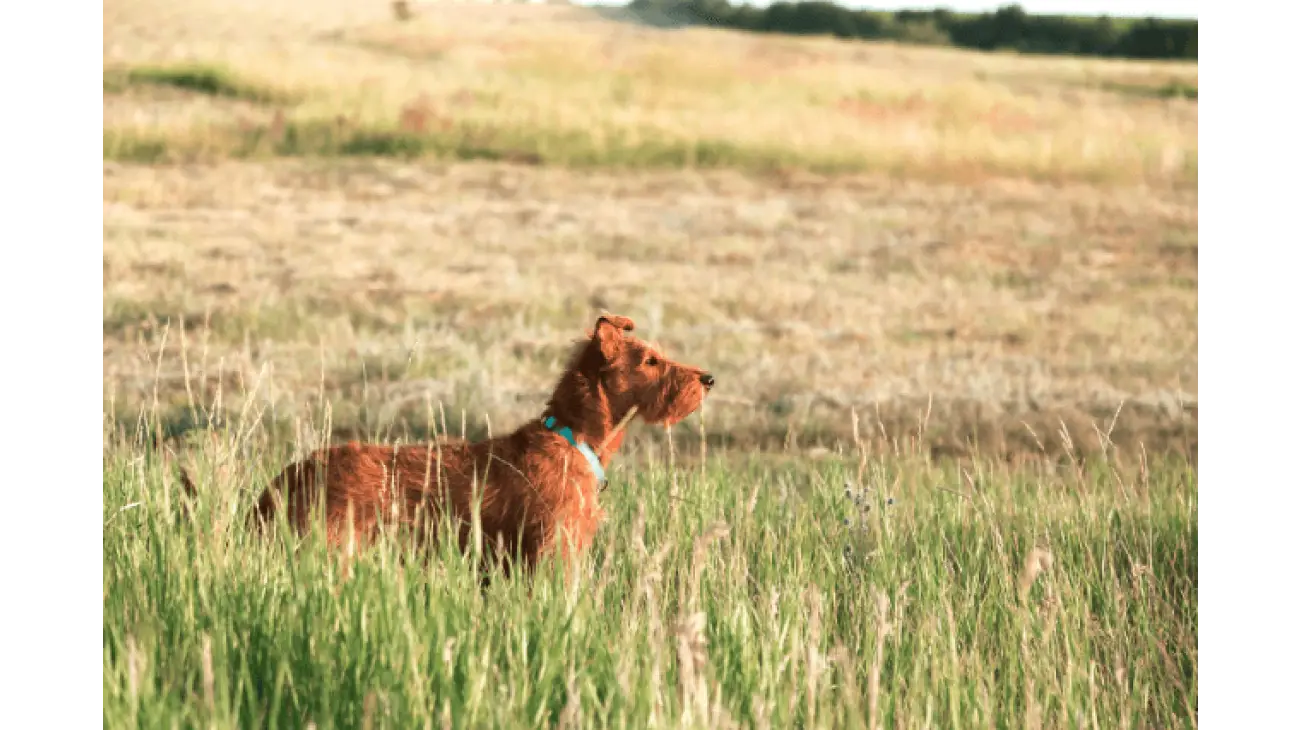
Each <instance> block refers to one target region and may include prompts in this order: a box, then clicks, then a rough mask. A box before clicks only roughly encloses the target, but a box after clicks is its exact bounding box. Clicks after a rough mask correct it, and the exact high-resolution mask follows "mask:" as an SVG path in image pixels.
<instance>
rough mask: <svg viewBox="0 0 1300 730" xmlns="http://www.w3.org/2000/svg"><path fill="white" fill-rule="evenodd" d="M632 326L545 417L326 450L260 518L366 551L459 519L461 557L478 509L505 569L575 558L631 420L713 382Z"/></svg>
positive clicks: (698, 399)
mask: <svg viewBox="0 0 1300 730" xmlns="http://www.w3.org/2000/svg"><path fill="white" fill-rule="evenodd" d="M633 329H634V325H633V322H632V320H631V319H629V318H627V317H622V316H617V315H608V314H607V315H604V316H601V317H600V318H599V319H598V320H597V321H596V326H595V328H594V329H593V330H590V331H588V332H587V337H586V338H584V339H582V340H580V341H579V342H577V343H576V346H575V348H574V351H573V353H572V356H571V359H570V361H569V364H568V367H567V369H566V370H565V371H564V374H563V375H561V376H560V379H559V382H558V383H556V386H555V390H554V392H553V393H552V394H551V397H550V399H549V400H548V401H547V403H546V406H545V408H544V409H543V410H542V413H541V414H540V416H539V417H538V418H536V419H533V420H530V421H528V422H527V423H525V424H523V425H522V426H520V427H519V428H518V429H517V430H516V431H514V432H513V433H511V434H509V435H505V436H500V437H497V438H492V439H488V440H485V441H479V442H475V443H472V442H469V441H465V440H448V441H439V442H435V443H432V444H425V445H411V446H400V447H395V446H386V445H378V444H362V443H357V442H350V443H347V444H343V445H337V446H332V447H328V448H323V449H320V450H318V451H316V452H314V453H312V454H311V455H310V456H308V457H307V458H305V459H303V460H302V461H299V462H296V463H293V464H290V465H289V466H287V467H286V468H285V469H284V470H283V471H282V472H281V473H280V474H279V475H278V476H277V477H276V478H275V479H274V480H272V482H271V483H270V485H269V486H268V488H267V489H266V491H265V493H264V494H263V495H262V497H261V499H260V500H259V502H258V505H257V509H256V517H258V518H259V520H260V522H261V523H262V524H263V525H266V524H267V523H270V522H271V521H272V520H274V519H275V517H276V514H277V513H278V512H280V511H281V510H284V513H285V517H286V518H287V522H288V523H289V525H291V526H292V527H293V528H294V529H295V530H296V531H297V532H298V533H299V534H303V533H305V532H307V530H309V529H310V526H311V521H312V519H313V515H314V514H315V515H319V514H323V518H324V528H325V535H326V538H327V540H328V542H329V543H330V544H331V545H332V546H336V547H337V546H343V545H349V546H352V547H357V546H361V545H364V544H367V543H369V542H370V541H372V540H374V539H375V538H376V537H377V536H378V535H379V534H380V532H381V530H382V529H383V527H384V525H395V524H402V525H407V526H414V527H415V528H416V530H415V534H416V535H417V536H423V537H422V538H421V539H428V538H438V537H440V536H439V535H437V530H438V525H440V524H442V525H446V524H452V525H455V526H456V529H457V531H458V534H457V535H456V538H457V540H458V543H459V547H460V549H461V550H462V551H464V550H467V549H468V547H469V545H470V543H471V541H472V540H473V532H472V519H473V517H474V515H475V514H477V517H478V520H479V524H480V525H481V529H482V532H481V536H482V538H483V541H482V544H483V546H484V549H485V552H486V551H494V557H496V558H504V559H505V560H504V562H505V563H506V566H505V567H506V569H507V570H508V569H509V563H510V561H512V559H513V558H514V557H515V556H517V557H519V558H520V559H521V560H522V563H523V567H524V568H525V569H526V570H527V569H531V568H533V567H534V566H535V565H536V564H537V562H538V561H539V560H540V559H541V558H542V557H543V556H546V555H548V554H553V553H554V554H557V555H558V556H559V557H560V559H561V560H563V561H566V562H567V561H568V560H569V559H570V558H572V557H573V556H575V555H577V554H578V553H580V552H581V551H583V550H585V549H586V548H587V547H588V546H589V545H590V543H591V540H592V538H593V537H594V535H595V534H596V531H597V529H598V527H599V526H600V524H601V522H602V521H603V519H604V516H605V513H604V510H602V509H601V507H600V504H599V499H598V497H599V493H600V492H601V491H602V490H603V487H604V484H605V469H606V468H607V467H608V466H609V464H610V461H611V459H612V458H613V455H614V454H615V452H617V451H618V448H619V446H620V445H621V444H622V442H623V435H624V433H625V432H624V430H623V428H622V427H623V425H624V424H625V423H626V420H627V419H629V418H630V417H632V416H634V415H635V416H637V417H640V418H641V419H642V420H643V421H645V422H647V423H651V424H662V425H666V426H670V425H672V424H674V423H677V422H678V421H681V420H682V419H684V418H686V417H687V416H689V415H690V414H691V413H693V412H695V411H696V410H697V409H699V407H700V406H701V405H702V404H703V402H704V399H705V396H706V395H707V394H708V393H709V391H710V390H711V389H712V388H713V385H714V378H713V375H712V374H710V373H709V372H706V371H705V370H702V369H700V368H697V367H692V366H690V365H685V364H682V363H679V362H674V361H672V360H669V359H668V358H666V357H664V355H663V354H661V353H660V352H659V351H658V350H656V349H655V348H653V347H651V346H650V345H648V344H647V343H645V342H643V341H641V340H640V339H638V338H636V337H635V336H634V335H632V334H631V333H632V331H633ZM444 517H450V518H451V521H450V523H448V522H443V521H442V518H444Z"/></svg>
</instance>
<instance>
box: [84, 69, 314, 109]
mask: <svg viewBox="0 0 1300 730" xmlns="http://www.w3.org/2000/svg"><path fill="white" fill-rule="evenodd" d="M139 86H154V87H170V88H174V89H181V90H183V91H189V92H193V93H196V94H203V95H206V96H215V97H219V98H223V99H240V100H243V101H252V102H260V103H274V102H287V101H290V100H291V97H290V96H289V95H287V94H283V93H281V92H279V91H276V90H275V89H271V88H267V87H265V86H262V85H259V84H256V83H253V82H251V81H248V80H246V79H244V78H241V77H240V76H239V75H237V74H235V73H234V72H232V71H231V70H229V69H227V68H224V67H222V66H215V65H210V64H198V63H182V64H174V65H165V66H135V67H130V68H108V69H105V70H104V91H105V92H108V93H121V92H123V91H126V90H127V89H129V88H131V87H139Z"/></svg>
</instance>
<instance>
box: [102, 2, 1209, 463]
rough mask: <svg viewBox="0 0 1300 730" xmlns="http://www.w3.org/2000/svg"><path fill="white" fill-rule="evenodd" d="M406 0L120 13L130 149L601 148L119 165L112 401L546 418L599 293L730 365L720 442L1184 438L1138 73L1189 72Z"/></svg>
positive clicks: (114, 25) (601, 305)
mask: <svg viewBox="0 0 1300 730" xmlns="http://www.w3.org/2000/svg"><path fill="white" fill-rule="evenodd" d="M416 13H417V17H416V19H415V20H412V21H410V22H407V23H399V22H397V21H395V20H393V19H392V16H391V8H389V7H388V5H387V4H386V3H367V4H362V3H342V2H337V1H335V2H326V3H321V4H308V3H305V2H300V1H298V0H275V1H271V0H267V1H263V2H257V3H253V2H247V3H235V4H230V3H215V2H207V0H187V2H185V3H182V4H174V3H160V2H143V1H139V0H131V1H129V2H128V1H125V0H122V1H117V2H113V3H110V4H109V5H108V6H106V7H105V49H106V50H105V64H106V69H108V70H106V72H105V97H104V104H105V143H106V157H112V156H113V153H112V149H111V148H110V142H115V143H119V144H121V145H125V146H119V147H118V148H115V149H117V150H118V151H123V150H126V151H130V150H136V151H140V150H144V151H145V152H148V150H154V151H161V153H163V154H164V155H169V154H172V153H175V152H177V151H178V150H179V151H183V152H184V153H185V154H183V155H181V157H186V156H189V154H190V153H195V154H200V153H202V154H201V155H200V156H208V157H214V158H220V157H224V156H229V155H232V154H243V153H244V152H246V153H249V154H253V153H255V152H256V151H257V150H255V149H253V148H242V147H240V145H241V144H243V143H244V142H241V141H240V139H241V137H240V135H241V134H243V133H244V132H246V131H247V130H249V129H254V128H258V129H260V128H261V127H258V125H262V127H266V126H268V125H269V126H270V127H275V128H276V129H278V130H279V133H280V134H281V135H282V136H292V135H293V134H296V132H294V130H300V131H301V130H307V129H308V128H309V126H310V124H313V123H315V122H319V121H321V120H327V119H333V118H335V117H337V116H339V115H343V116H346V117H347V118H348V119H349V120H351V121H347V122H346V124H353V125H359V126H356V127H354V129H361V128H363V127H364V128H365V129H369V130H370V132H375V131H376V130H381V131H382V130H384V129H390V128H391V129H397V127H398V126H400V123H402V120H403V119H405V123H406V124H407V125H408V126H411V127H412V129H414V128H415V127H420V129H422V130H423V131H420V132H418V134H416V137H418V138H420V139H426V138H427V139H433V140H435V142H436V144H433V146H420V145H421V144H423V143H420V144H417V145H416V146H414V147H411V148H409V150H411V151H415V152H430V151H433V152H438V151H439V150H441V151H442V152H444V153H446V154H447V156H450V157H457V156H465V155H463V154H461V153H464V152H466V150H467V149H469V151H470V152H474V151H475V150H477V151H478V152H484V150H487V152H491V151H492V149H496V148H492V147H491V146H492V145H493V144H498V146H500V145H505V146H504V147H500V149H496V152H502V153H503V154H497V155H495V156H506V157H509V155H508V154H504V152H509V151H510V149H511V147H510V145H513V144H515V143H516V142H518V143H520V144H526V145H532V147H530V148H528V149H526V150H524V151H525V152H527V151H528V150H531V151H532V152H531V153H530V154H533V155H534V156H533V157H532V158H531V159H533V160H534V161H537V160H538V159H541V160H556V161H560V162H565V161H568V162H574V161H575V160H576V161H583V162H586V163H591V164H590V165H587V166H586V169H582V170H578V169H574V168H573V167H571V166H564V165H560V166H543V167H537V166H526V165H525V166H520V165H512V164H484V163H472V164H470V163H458V162H454V161H445V160H444V161H436V160H421V161H418V162H417V161H398V160H388V161H385V160H383V159H374V158H372V159H352V160H341V159H338V158H332V159H322V160H296V161H295V160H274V161H273V160H245V161H226V162H220V161H214V160H209V161H191V162H187V163H183V164H179V165H171V166H167V167H154V166H145V165H139V164H136V163H132V162H128V163H122V164H119V163H116V162H111V161H106V162H105V167H104V171H105V172H104V201H105V213H104V309H105V313H104V378H105V399H106V402H107V405H108V407H109V409H110V417H111V418H113V419H116V420H120V421H124V422H128V423H129V422H132V419H134V418H135V417H136V415H137V414H138V412H139V409H140V408H141V407H149V408H154V407H155V406H156V408H157V410H158V411H159V414H160V416H161V418H162V419H163V421H164V422H166V423H169V424H171V425H170V426H169V427H168V428H169V429H170V430H171V431H173V432H176V431H181V430H184V429H185V428H187V427H188V426H189V425H193V424H194V423H195V421H196V420H202V417H201V416H197V415H196V413H197V412H198V411H202V410H204V409H205V408H211V407H212V406H213V404H214V403H218V401H219V406H220V409H227V410H229V409H234V410H236V411H238V410H245V409H250V410H251V411H252V412H262V413H264V414H265V415H267V416H268V418H267V422H268V423H270V424H273V425H274V426H275V427H284V428H286V429H290V428H292V429H294V430H296V431H298V432H299V435H301V433H302V432H304V431H306V430H310V429H308V428H307V427H306V426H303V425H298V426H294V424H305V423H318V422H319V418H318V417H319V416H321V415H323V414H322V413H321V410H322V409H323V408H324V407H325V404H326V403H328V402H332V403H333V405H332V406H331V407H332V411H331V413H330V418H331V423H332V428H333V430H334V433H335V435H340V436H341V435H353V434H357V433H361V434H363V435H367V436H375V437H392V436H393V435H394V430H393V429H396V432H402V431H407V432H408V433H407V435H418V434H419V432H420V429H421V428H422V426H421V425H420V424H426V423H427V418H426V415H427V412H428V410H429V408H430V407H431V404H433V407H435V408H436V405H437V404H438V403H443V404H445V405H446V407H447V408H450V409H451V410H452V420H453V421H457V420H459V413H458V411H459V410H461V409H463V410H465V411H466V412H467V413H468V417H467V428H468V430H469V431H471V432H474V433H481V432H482V431H483V430H484V429H485V428H486V425H485V421H484V416H490V418H491V420H492V423H494V424H497V425H498V426H499V427H500V426H503V425H509V424H512V423H515V422H517V421H518V420H520V419H523V418H526V417H528V416H529V415H531V414H532V413H534V412H535V411H536V409H537V408H538V407H539V406H540V404H541V403H542V401H543V399H544V396H545V394H546V392H547V389H548V388H549V387H550V385H551V382H552V379H553V378H554V377H555V374H556V372H557V368H558V358H559V357H561V354H562V353H563V352H564V349H565V347H566V346H567V343H568V341H569V340H570V339H571V338H572V337H574V336H576V335H577V334H578V333H579V332H580V328H582V327H584V326H587V325H589V320H590V319H591V318H592V317H593V316H594V314H595V313H596V312H597V311H598V310H601V309H606V308H608V309H611V310H615V311H618V312H622V313H626V314H629V315H631V316H633V317H634V319H636V320H637V321H638V323H639V324H640V325H641V327H642V329H643V330H644V332H645V333H646V334H647V335H648V336H650V337H654V338H658V339H660V340H662V341H663V343H664V344H665V345H666V346H667V347H668V348H670V350H671V351H672V352H673V353H675V354H676V355H678V356H680V357H682V358H683V359H686V360H689V361H694V362H698V363H701V364H704V365H707V366H708V367H710V368H712V369H713V370H714V372H716V373H718V375H719V377H720V382H721V383H722V385H721V387H720V389H719V397H718V398H716V399H714V401H713V402H712V404H711V405H710V407H709V410H708V413H707V414H706V416H705V418H706V420H707V426H708V427H707V435H708V438H710V439H713V440H714V441H715V442H718V445H720V446H723V447H726V446H728V445H730V446H733V447H739V446H755V445H761V446H767V447H809V446H815V445H817V444H823V445H828V446H829V445H831V444H832V442H835V441H841V442H842V441H846V440H848V439H849V438H850V426H851V423H852V419H851V417H850V413H851V411H853V410H855V409H856V410H857V412H858V413H859V415H860V416H861V418H862V420H863V422H864V424H866V428H864V433H865V434H866V439H867V440H868V441H872V440H874V445H875V447H876V448H879V449H886V450H897V449H898V448H902V447H903V445H908V446H909V447H919V448H929V449H931V450H932V451H934V452H935V453H939V454H951V453H956V454H964V453H968V452H970V451H971V450H972V449H973V448H976V446H975V445H977V447H978V449H979V450H981V451H985V452H989V453H994V454H1002V455H1014V454H1024V453H1039V452H1042V451H1046V452H1048V453H1050V454H1053V455H1057V454H1061V453H1064V452H1075V453H1098V452H1100V451H1102V450H1103V449H1107V448H1109V447H1110V446H1111V445H1112V444H1114V445H1116V446H1118V447H1120V449H1121V451H1122V452H1126V454H1127V455H1129V456H1133V455H1134V454H1136V453H1137V452H1139V451H1141V450H1142V449H1144V448H1145V449H1146V450H1147V451H1165V450H1171V451H1174V452H1177V453H1181V454H1185V455H1190V456H1192V457H1193V458H1194V457H1195V453H1196V387H1197V364H1196V363H1197V361H1196V348H1197V255H1196V251H1197V194H1196V188H1195V180H1196V170H1195V154H1196V134H1197V125H1196V103H1195V101H1192V100H1187V99H1181V98H1179V99H1160V98H1158V97H1157V96H1154V95H1151V94H1140V93H1130V92H1131V91H1132V90H1133V89H1143V88H1145V89H1158V88H1159V87H1160V85H1161V84H1164V83H1167V82H1168V80H1169V79H1171V78H1172V79H1176V80H1178V81H1179V83H1191V84H1193V85H1194V83H1195V75H1196V68H1195V66H1194V65H1177V64H1136V63H1122V62H1113V61H1099V60H1078V59H1063V58H1051V59H1039V58H1035V59H1024V58H1018V57H1015V56H1008V55H998V54H982V55H981V54H972V53H965V52H959V51H951V50H936V49H923V48H905V47H899V46H893V45H882V44H864V43H841V42H835V41H831V40H822V39H789V38H779V37H771V36H753V35H743V34H735V33H726V32H719V31H712V30H701V29H690V30H680V31H664V30H656V29H651V28H645V27H640V26H636V25H634V24H630V23H620V22H615V21H612V20H606V19H601V18H600V17H599V16H597V15H595V14H594V13H593V12H590V11H587V10H582V9H578V8H543V7H466V6H438V7H434V6H426V7H417V8H416ZM1189 79H1190V81H1189ZM1117 88H1123V89H1128V90H1129V91H1127V92H1124V93H1120V92H1117V91H1114V89H1117ZM1107 89H1110V90H1107ZM415 98H423V99H424V100H425V102H424V105H423V106H414V107H413V106H411V101H412V99H415ZM403 109H405V110H406V113H405V116H404V115H403ZM313 120H314V121H313ZM440 120H441V121H440ZM443 123H445V124H446V125H448V126H446V127H445V129H444V127H442V126H439V125H442V124H443ZM294 125H299V126H296V127H295V126H294ZM366 125H369V126H368V127H367V126H366ZM421 125H423V126H421ZM466 125H470V126H469V127H467V126H466ZM474 125H478V126H474ZM470 128H473V129H477V130H496V131H497V132H501V130H507V131H508V130H514V132H510V134H505V132H501V134H502V135H504V136H498V137H495V138H492V139H488V138H486V137H485V138H482V139H472V140H470V142H473V144H474V145H478V146H477V147H472V149H471V148H466V147H464V145H463V144H462V143H465V139H464V138H463V137H455V135H459V134H462V133H463V132H464V131H465V130H466V129H470ZM232 130H233V131H232ZM240 130H244V132H241V131H240ZM440 130H442V131H440ZM610 130H618V131H617V134H614V133H613V132H610ZM262 131H266V130H264V129H263V130H262ZM272 131H274V130H272ZM399 131H400V130H399ZM375 133H377V132H375ZM607 133H609V134H607ZM268 134H269V133H268ZM403 134H405V133H403ZM413 134H414V133H413ZM439 135H442V136H439ZM510 135H514V136H513V137H511V136H510ZM602 135H605V136H602ZM610 135H613V136H610ZM619 135H621V137H620V136H619ZM629 135H630V136H629ZM637 135H642V136H641V137H637ZM615 137H617V138H619V139H622V140H624V141H627V140H629V139H641V140H643V141H644V140H652V141H654V144H655V145H658V146H657V147H656V148H655V149H658V150H660V151H664V150H668V151H670V152H671V151H672V150H676V151H677V153H682V154H686V152H688V151H690V150H695V151H696V152H699V151H700V150H712V151H713V152H714V153H715V156H714V157H711V158H708V159H699V158H696V159H695V162H699V163H708V165H710V166H712V167H722V168H726V167H731V168H735V169H733V170H725V169H714V170H704V169H698V168H697V169H680V168H681V167H682V166H683V165H686V166H687V167H688V168H689V167H690V165H689V163H690V160H687V159H679V158H676V157H673V156H672V155H671V154H668V155H667V156H665V157H659V158H638V157H636V156H635V155H631V153H629V155H630V156H628V155H625V156H622V157H620V156H619V155H620V154H622V153H618V150H617V149H615V148H614V147H610V146H608V145H606V146H605V147H601V145H602V144H605V142H609V140H611V139H614V138H615ZM296 139H298V140H299V147H298V148H294V149H292V150H286V149H285V148H284V147H283V146H281V147H278V148H277V147H275V146H274V145H272V146H270V147H262V148H257V149H261V150H262V151H264V152H265V151H275V150H277V149H278V150H280V151H281V152H285V151H289V152H311V149H309V146H310V144H311V139H315V138H310V136H309V135H307V133H306V132H302V135H301V136H299V137H297V138H296ZM374 139H380V140H381V141H382V139H386V138H382V136H381V137H377V138H374ZM374 139H371V141H372V142H373V141H374ZM400 139H405V138H399V141H400ZM493 139H494V140H495V141H492V140H493ZM303 140H305V141H303ZM458 140H459V141H458ZM484 140H487V141H484ZM511 140H513V141H511ZM539 140H540V142H539ZM547 140H550V141H551V142H556V145H555V146H553V147H550V148H548V149H547V150H542V152H544V153H545V154H538V148H537V145H538V144H543V145H545V144H549V142H547ZM600 140H605V142H601V141H600ZM701 140H705V141H708V140H722V141H723V142H725V144H721V146H713V147H709V146H708V145H704V146H701V145H700V144H698V143H700V141H701ZM244 141H245V142H246V141H247V140H244ZM466 144H467V143H466ZM151 145H152V146H151ZM232 145H233V146H232ZM457 145H461V146H459V147H458V146H457ZM484 145H486V147H484ZM674 145H676V146H674ZM380 147H381V148H382V145H380ZM241 149H242V150H243V152H240V150H241ZM394 149H396V150H397V151H401V150H402V149H407V148H402V147H401V146H400V145H399V146H398V147H397V148H383V149H380V148H374V149H372V148H358V149H357V150H354V151H355V152H371V153H373V152H376V151H379V152H383V151H388V152H392V151H394ZM629 149H630V148H629ZM503 150H504V152H503ZM602 150H603V151H602ZM611 150H613V151H611ZM335 151H337V150H335ZM643 151H644V150H643ZM316 152H328V150H326V149H325V148H321V149H318V150H316ZM516 152H518V150H516ZM624 152H626V150H624ZM494 154H495V153H494ZM520 154H522V153H520ZM665 154H666V153H665ZM674 154H676V153H674ZM566 155H567V156H566ZM125 156H127V157H130V155H125ZM146 156H147V155H146ZM469 156H494V155H493V154H487V153H486V152H484V154H483V155H469ZM579 158H581V159H579ZM827 161H829V162H827ZM846 161H848V162H846ZM822 162H826V163H827V164H825V165H822V164H821V163H822ZM642 163H645V164H642ZM651 163H656V164H651ZM657 163H663V164H657ZM767 163H773V164H767ZM593 165H594V166H595V167H592V166H593ZM629 165H631V166H639V167H641V168H642V169H639V170H627V169H624V170H617V169H602V167H603V168H612V167H627V166H629ZM674 165H675V166H676V167H677V168H678V169H662V168H663V167H664V166H668V167H672V166H674ZM819 166H820V167H826V168H833V169H835V170H838V172H837V173H836V174H833V175H830V174H825V173H824V172H823V173H819V172H816V171H815V170H817V169H818V168H819ZM855 167H862V168H870V169H875V170H877V171H876V172H869V173H848V172H845V171H846V170H851V169H854V168H855ZM652 168H658V169H652ZM756 168H763V169H766V170H767V172H765V173H761V174H753V173H754V170H755V169H756ZM882 169H883V170H886V171H892V173H893V174H882V172H881V171H880V170H882ZM182 317H183V318H184V320H185V325H186V328H187V330H186V332H185V333H184V335H182V333H181V332H180V330H179V325H180V322H181V318H182ZM168 320H170V321H171V322H172V324H173V327H172V329H171V330H170V332H168V333H167V334H166V336H164V334H163V329H164V327H163V322H164V321H168ZM160 352H161V353H162V355H161V359H160ZM1121 403H1123V407H1122V409H1121V410H1120V413H1119V417H1118V419H1116V418H1115V414H1116V409H1117V408H1119V407H1120V405H1121ZM313 419H315V420H313ZM691 430H692V431H694V429H691ZM637 431H638V430H637V429H634V434H636V432H637ZM921 431H924V434H923V435H918V434H920V432H921ZM641 435H644V434H641ZM681 438H682V439H683V441H682V443H683V444H684V445H685V447H686V448H687V450H691V451H693V448H692V447H691V445H690V442H691V440H692V439H693V438H698V435H697V434H695V433H686V434H683V435H682V436H681Z"/></svg>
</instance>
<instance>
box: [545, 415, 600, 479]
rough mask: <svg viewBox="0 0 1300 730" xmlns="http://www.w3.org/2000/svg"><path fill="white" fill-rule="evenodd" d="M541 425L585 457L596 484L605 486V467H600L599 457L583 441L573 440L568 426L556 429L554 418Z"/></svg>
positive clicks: (571, 431) (548, 418) (547, 419)
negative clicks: (559, 436)
mask: <svg viewBox="0 0 1300 730" xmlns="http://www.w3.org/2000/svg"><path fill="white" fill-rule="evenodd" d="M542 425H543V426H546V428H547V430H549V431H554V432H555V433H558V434H559V435H561V436H563V437H564V440H565V441H568V442H569V443H570V444H571V445H573V446H575V447H577V449H578V451H579V452H580V453H581V454H582V455H583V456H585V457H587V463H588V464H590V465H591V471H592V473H593V474H595V475H596V483H597V484H599V485H600V486H602V487H604V486H605V483H606V481H605V467H603V466H601V465H600V457H598V456H596V452H595V451H594V450H592V448H591V446H589V445H587V443H586V442H585V441H578V440H577V439H575V438H574V437H573V429H571V428H569V427H568V426H561V427H560V428H556V427H555V416H547V417H546V420H545V421H542Z"/></svg>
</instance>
